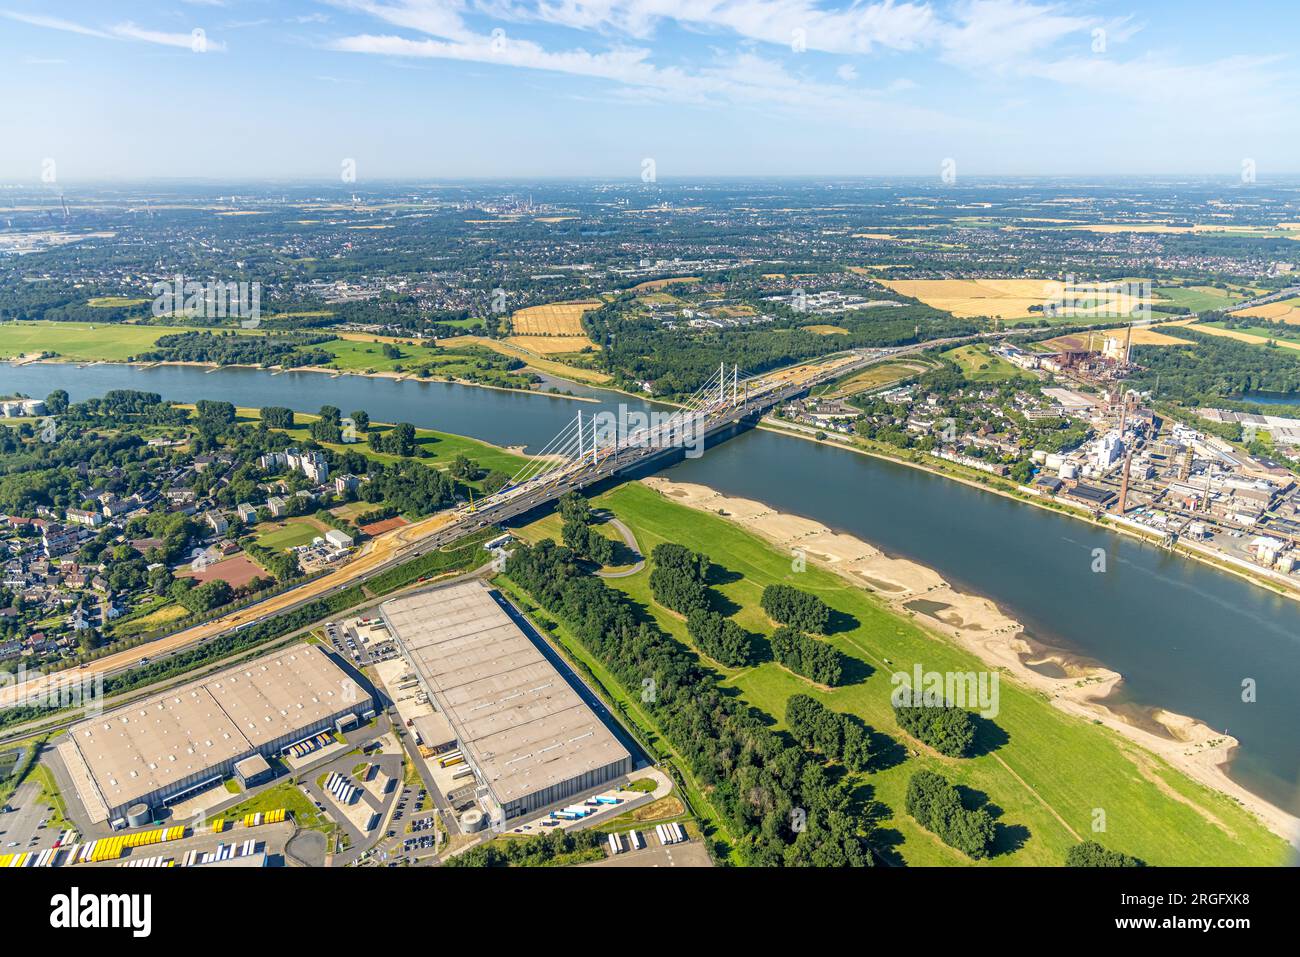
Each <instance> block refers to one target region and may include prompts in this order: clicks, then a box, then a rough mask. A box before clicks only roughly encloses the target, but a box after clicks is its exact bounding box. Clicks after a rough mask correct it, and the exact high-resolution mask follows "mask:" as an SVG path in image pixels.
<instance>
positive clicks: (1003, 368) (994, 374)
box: [943, 343, 1020, 382]
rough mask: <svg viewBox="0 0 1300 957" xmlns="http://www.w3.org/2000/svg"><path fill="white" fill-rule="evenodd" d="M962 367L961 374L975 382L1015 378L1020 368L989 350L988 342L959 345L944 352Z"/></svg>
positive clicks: (944, 355) (945, 356) (945, 355)
mask: <svg viewBox="0 0 1300 957" xmlns="http://www.w3.org/2000/svg"><path fill="white" fill-rule="evenodd" d="M943 357H944V358H945V359H951V360H952V361H953V362H955V363H957V365H958V367H959V368H960V369H961V374H962V375H964V376H965V377H966V378H967V379H970V380H972V381H974V382H1001V381H1003V380H1005V379H1014V378H1015V377H1016V376H1018V375H1020V370H1019V369H1017V368H1016V367H1015V366H1013V365H1012V364H1011V363H1010V362H1008V361H1007V360H1006V359H1003V358H1002V357H1001V356H995V355H993V353H991V352H990V351H989V347H988V344H987V343H979V344H977V345H971V346H958V347H957V348H956V349H950V350H948V351H947V352H945V353H944V354H943Z"/></svg>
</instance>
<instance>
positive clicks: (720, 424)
mask: <svg viewBox="0 0 1300 957" xmlns="http://www.w3.org/2000/svg"><path fill="white" fill-rule="evenodd" d="M966 338H971V337H960V338H957V339H951V340H933V341H930V342H925V343H917V344H916V345H912V346H904V347H901V348H898V349H893V350H885V351H883V352H879V353H873V354H871V355H864V354H862V353H849V354H846V355H845V356H844V357H843V360H842V361H836V360H832V361H831V362H829V363H827V362H822V363H819V364H802V365H799V366H793V367H789V368H787V369H783V370H779V371H778V372H774V373H769V374H767V375H766V376H764V377H760V379H759V380H757V381H759V382H763V381H767V382H769V383H772V385H769V387H768V389H769V391H763V392H759V393H757V394H754V395H749V396H747V397H746V401H744V402H741V403H740V404H738V405H735V406H729V407H726V408H725V409H724V410H723V411H722V412H721V413H720V414H717V415H714V416H712V417H711V418H709V419H708V420H707V423H706V425H705V439H706V440H707V439H708V438H709V437H712V436H716V435H717V434H718V433H720V432H722V431H725V430H727V429H730V428H732V427H734V426H736V425H738V424H741V423H746V422H748V424H750V425H753V424H755V423H757V421H758V420H759V419H760V418H762V416H763V415H764V414H766V413H767V411H769V410H770V409H771V408H772V407H773V406H775V405H778V404H780V403H781V402H785V401H787V400H788V399H790V398H793V397H795V396H797V395H800V394H802V393H804V392H807V391H808V390H809V389H811V388H812V387H813V386H815V385H818V384H820V383H821V382H823V381H826V380H828V379H833V378H839V377H841V376H844V375H847V374H849V373H852V372H856V371H858V370H860V369H862V368H865V367H866V366H868V365H872V364H874V363H876V362H885V361H888V360H890V359H895V358H897V357H899V356H900V355H907V354H910V353H912V352H917V351H921V350H923V349H929V348H933V347H934V346H937V345H945V344H948V343H950V342H956V341H962V339H966ZM682 451H683V450H682V448H681V447H680V446H668V447H656V446H646V447H639V446H632V447H626V446H625V447H623V448H618V449H616V450H615V451H614V452H613V453H612V454H607V455H605V456H604V457H598V458H597V461H596V462H595V464H594V465H588V466H586V467H583V468H579V469H576V470H574V471H572V472H566V473H565V474H564V475H562V476H560V477H557V478H555V479H548V480H544V481H539V482H538V483H537V486H536V487H535V488H527V489H525V490H524V491H522V492H519V491H516V492H515V493H514V494H512V495H507V496H506V497H500V498H494V499H489V500H486V501H483V502H480V503H478V504H477V506H474V507H469V506H466V507H462V508H461V509H459V510H457V511H455V512H442V513H439V514H437V515H434V516H432V517H430V518H427V519H422V520H421V521H419V522H415V523H413V524H411V525H407V526H404V527H403V528H400V529H395V530H393V531H391V532H387V533H385V534H383V535H380V536H378V537H377V538H375V539H373V540H372V541H370V542H367V543H366V544H365V545H363V546H362V548H361V550H360V552H359V553H358V555H357V557H356V558H355V559H353V560H352V561H351V562H349V563H348V564H347V565H344V566H343V567H341V568H338V569H335V570H334V571H331V572H329V573H328V574H326V575H323V576H321V577H319V578H315V579H312V580H311V581H309V582H305V583H303V584H302V585H300V586H298V587H296V588H292V589H290V590H288V591H285V592H283V593H281V594H279V595H274V596H272V597H270V598H267V599H265V600H263V601H261V602H258V603H256V604H254V605H249V606H248V607H246V608H241V609H239V610H238V611H235V612H231V613H230V614H228V615H223V616H221V617H220V618H216V619H213V620H212V621H209V622H204V623H202V624H199V625H195V626H193V627H191V628H187V629H185V630H183V631H179V632H176V633H175V634H172V635H167V636H165V637H163V638H159V639H156V640H154V641H151V642H148V643H146V644H143V645H139V646H137V647H135V648H130V649H126V650H123V651H119V652H115V653H113V654H110V655H106V656H105V657H103V658H99V659H97V660H95V661H92V662H88V663H87V664H86V665H84V666H82V667H80V668H74V669H69V670H65V671H62V672H56V673H55V674H52V675H39V676H34V677H31V678H28V679H27V680H26V681H24V682H22V683H20V684H13V685H8V686H5V687H3V688H0V709H3V708H7V707H12V706H14V705H15V704H21V703H28V702H32V701H43V700H44V699H46V698H49V697H51V696H53V695H56V694H57V690H58V689H59V688H60V687H66V686H69V685H74V686H80V685H81V683H82V682H85V681H88V680H94V679H96V678H105V677H108V676H111V675H113V674H116V673H118V672H121V671H124V670H127V669H129V668H131V667H133V666H135V665H138V664H140V663H141V662H142V661H143V660H145V659H148V658H155V657H161V656H165V655H168V654H173V653H175V652H177V651H181V650H184V649H185V648H188V647H190V646H191V645H195V644H199V643H201V642H203V641H207V640H209V639H212V638H215V637H217V636H219V635H222V634H225V633H226V632H229V631H231V630H233V629H237V628H239V627H241V626H246V625H252V624H255V623H257V622H259V621H261V620H263V619H265V618H268V617H272V616H274V615H280V614H285V613H288V612H292V611H295V610H297V609H299V608H301V607H303V606H304V605H307V604H309V603H311V602H314V601H318V600H321V599H324V598H329V597H331V596H332V595H335V594H337V593H339V592H341V591H344V590H346V589H348V588H351V587H353V586H355V585H360V584H363V583H364V582H366V581H367V580H369V579H371V578H374V577H375V576H377V575H380V574H383V573H384V572H386V571H388V570H389V569H391V568H394V567H396V566H397V565H401V564H403V563H405V562H408V561H411V560H412V559H414V558H418V557H420V556H421V555H425V554H428V553H429V552H431V551H433V550H435V549H439V548H442V547H444V546H446V545H448V544H450V543H452V542H454V541H456V540H458V539H460V538H463V537H464V536H466V535H468V534H472V533H473V532H476V531H479V530H481V529H484V528H487V527H489V526H493V525H497V524H499V523H501V522H505V521H509V520H510V519H513V518H517V517H519V516H520V515H524V514H526V513H528V512H530V511H532V510H534V509H537V508H540V507H542V506H544V505H547V504H549V503H550V502H552V501H554V500H555V499H557V498H559V497H560V496H562V495H564V494H565V493H567V492H570V491H577V490H581V489H583V488H586V487H588V486H590V485H593V484H596V483H598V482H601V481H604V480H606V479H608V478H610V477H611V476H613V475H615V474H617V473H619V472H622V471H625V470H629V469H633V468H643V467H645V466H647V465H649V464H651V463H652V462H654V461H655V460H657V459H659V458H667V457H670V456H673V455H675V454H682Z"/></svg>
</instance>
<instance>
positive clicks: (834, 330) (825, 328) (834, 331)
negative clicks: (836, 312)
mask: <svg viewBox="0 0 1300 957" xmlns="http://www.w3.org/2000/svg"><path fill="white" fill-rule="evenodd" d="M799 328H800V329H802V330H803V331H804V332H815V333H817V335H819V336H847V335H848V334H849V330H847V329H845V328H844V327H843V326H829V325H818V326H800V327H799Z"/></svg>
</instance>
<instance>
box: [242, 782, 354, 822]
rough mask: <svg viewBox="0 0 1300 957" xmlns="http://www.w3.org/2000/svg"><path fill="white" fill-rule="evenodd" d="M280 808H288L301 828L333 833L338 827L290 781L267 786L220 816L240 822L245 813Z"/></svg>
mask: <svg viewBox="0 0 1300 957" xmlns="http://www.w3.org/2000/svg"><path fill="white" fill-rule="evenodd" d="M278 808H285V809H286V810H288V812H289V813H290V814H291V815H293V819H294V822H295V823H296V824H297V825H298V826H299V827H301V828H306V829H308V830H313V831H324V832H325V833H326V834H329V833H332V832H333V831H334V830H335V829H336V828H337V825H335V824H332V823H331V822H330V821H328V820H326V818H325V815H324V814H322V813H321V812H320V811H318V810H316V807H315V805H313V804H312V803H311V801H309V800H307V796H306V795H305V794H303V793H302V791H301V790H300V789H299V788H298V786H297V785H295V784H291V783H289V782H288V781H285V782H282V783H280V784H277V785H275V786H274V787H272V788H267V789H266V790H265V791H262V792H261V793H259V794H256V795H254V796H253V797H251V798H249V799H248V800H247V801H243V802H241V803H239V804H236V805H235V806H234V807H231V808H227V809H226V810H224V811H222V812H221V815H220V816H221V817H223V818H225V819H226V820H227V821H232V822H238V821H240V820H242V819H243V817H244V815H245V814H256V813H257V812H258V811H261V812H263V813H265V812H267V811H274V810H277V809H278ZM253 830H256V829H255V828H254V829H253Z"/></svg>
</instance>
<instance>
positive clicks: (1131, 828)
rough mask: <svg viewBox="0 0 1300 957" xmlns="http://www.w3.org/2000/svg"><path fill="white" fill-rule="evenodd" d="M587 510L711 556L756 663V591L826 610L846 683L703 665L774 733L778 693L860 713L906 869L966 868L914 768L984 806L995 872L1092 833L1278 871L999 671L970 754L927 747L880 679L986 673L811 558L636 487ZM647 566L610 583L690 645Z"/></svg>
mask: <svg viewBox="0 0 1300 957" xmlns="http://www.w3.org/2000/svg"><path fill="white" fill-rule="evenodd" d="M593 505H595V506H596V507H599V508H608V509H610V510H612V511H613V512H614V514H615V515H617V516H618V517H619V518H621V519H622V520H623V521H624V522H626V523H627V524H628V525H629V526H630V527H631V528H632V529H633V531H634V532H635V534H636V536H637V539H638V541H639V543H640V545H641V548H642V549H643V550H644V551H645V552H646V553H647V554H649V552H650V551H651V550H652V549H653V548H654V546H655V545H657V544H659V543H660V542H677V543H680V544H682V545H685V546H687V547H688V548H691V549H694V550H697V551H701V552H703V553H705V554H707V555H709V556H710V558H711V559H712V560H713V562H714V563H715V568H714V571H713V576H712V585H713V590H714V592H715V593H716V599H715V604H714V607H715V610H717V611H719V612H721V613H722V614H724V615H727V616H729V617H731V618H732V619H734V620H735V621H736V622H737V623H738V624H740V625H741V626H742V627H744V628H745V629H746V630H748V631H750V632H751V633H753V634H755V635H756V636H759V637H757V638H756V642H757V644H758V645H759V646H760V659H761V658H762V657H763V655H762V650H763V646H765V645H766V639H765V637H762V636H765V635H767V634H768V633H770V632H771V631H772V630H773V627H774V626H773V624H772V623H771V622H770V621H769V620H768V619H767V616H766V615H765V614H764V612H763V611H762V610H761V608H760V605H759V599H760V596H761V594H762V590H763V588H764V586H766V585H768V584H773V583H777V582H783V583H787V584H791V585H794V586H796V587H798V588H801V589H803V590H805V591H809V592H812V593H814V594H816V595H818V596H819V597H821V598H822V599H823V600H824V601H825V602H826V603H827V604H828V605H830V606H831V608H832V609H833V611H834V612H835V613H836V618H837V619H838V621H839V624H838V625H836V626H833V627H832V630H833V631H834V634H833V635H831V636H830V638H829V639H828V640H829V641H831V642H832V643H833V644H834V645H835V647H836V648H838V649H839V650H840V651H841V652H842V653H843V654H844V655H845V656H846V663H847V667H846V669H845V671H846V674H847V675H848V676H849V681H848V683H846V684H845V685H843V686H841V687H837V688H834V689H830V688H824V687H818V686H815V685H813V684H811V683H810V682H809V681H807V680H805V679H803V678H801V677H799V676H797V675H795V674H793V673H791V672H789V671H787V670H785V669H784V668H782V667H780V666H779V665H777V664H775V663H773V662H771V661H763V662H762V663H760V664H757V665H752V666H749V667H744V668H734V669H732V668H723V667H721V666H718V665H716V664H715V665H712V667H714V668H715V670H716V671H717V672H718V673H719V675H720V676H721V678H722V680H723V682H724V684H725V685H727V686H729V687H732V688H734V689H735V690H736V691H737V693H738V694H739V695H740V696H741V697H742V698H743V699H744V700H745V701H747V702H748V703H749V704H751V705H753V706H754V707H756V708H757V709H759V710H760V711H762V712H764V713H765V714H767V715H768V716H770V718H771V719H772V721H773V723H774V726H775V727H776V728H777V729H780V728H781V727H782V719H783V715H784V709H785V702H786V701H787V699H788V698H789V697H790V695H792V694H795V693H802V694H809V695H812V696H813V697H815V698H817V699H818V700H820V701H822V702H823V703H824V704H826V705H827V706H828V707H831V708H833V709H835V710H839V711H847V712H852V713H854V714H857V715H859V716H860V717H861V718H862V719H863V720H864V721H865V722H866V723H867V724H868V725H870V726H871V727H872V728H874V729H875V730H876V731H878V732H882V733H883V734H884V735H888V736H889V738H890V739H892V741H886V740H885V739H884V738H883V737H878V738H877V739H876V741H874V742H873V744H874V746H875V747H876V748H878V749H879V752H880V758H879V760H878V761H877V762H876V767H877V770H875V771H874V772H873V773H867V774H865V775H861V776H860V777H858V778H856V779H854V781H853V784H854V787H855V794H856V797H857V798H858V800H859V801H860V807H861V813H862V814H863V815H865V816H866V817H867V818H868V819H870V820H871V821H872V823H873V824H874V826H875V839H874V844H875V845H876V846H877V848H878V849H880V850H881V851H882V853H883V856H884V857H885V858H886V859H888V860H891V861H893V862H896V863H907V864H911V865H936V864H945V865H967V864H970V863H971V861H969V860H968V859H967V858H965V857H964V856H963V855H961V854H960V853H958V852H957V851H955V850H953V849H952V848H950V847H948V846H946V845H944V844H942V843H941V842H940V841H938V840H937V839H936V838H935V837H934V836H933V835H931V834H929V833H928V832H926V831H924V830H923V829H922V828H920V827H919V826H918V825H917V824H916V823H915V822H914V821H913V820H912V819H911V818H910V817H909V816H908V815H907V814H906V813H905V812H904V810H903V808H904V793H905V790H906V786H907V781H908V779H909V778H910V777H911V775H912V774H913V773H914V772H915V771H917V770H920V769H923V768H924V769H930V770H935V771H938V772H939V773H942V774H943V775H945V776H946V777H948V778H949V779H950V780H952V781H953V782H954V783H955V784H957V785H958V786H959V787H960V788H961V789H962V791H963V797H964V799H965V801H966V802H967V804H968V806H975V805H979V804H983V805H986V806H987V807H989V809H990V811H991V813H993V814H994V816H995V818H996V820H997V825H998V826H997V839H996V848H997V852H996V854H995V856H994V857H993V858H992V860H991V861H990V863H991V864H993V865H1059V864H1061V863H1062V862H1063V861H1064V859H1065V854H1066V852H1067V851H1068V850H1069V848H1070V847H1071V846H1073V845H1074V844H1075V843H1077V842H1079V841H1081V840H1086V839H1090V838H1095V839H1099V840H1100V841H1101V842H1102V843H1103V844H1106V845H1107V846H1110V847H1113V848H1115V849H1117V850H1122V851H1124V852H1125V853H1128V854H1133V855H1136V856H1138V857H1140V858H1142V859H1144V860H1146V861H1147V862H1148V863H1150V864H1156V865H1192V866H1196V865H1211V864H1217V865H1227V864H1280V863H1282V862H1283V860H1284V859H1285V856H1286V847H1285V844H1284V842H1283V841H1282V840H1281V839H1280V838H1278V837H1276V836H1275V835H1273V834H1272V833H1271V832H1269V831H1268V830H1267V829H1265V828H1264V827H1263V825H1262V824H1260V823H1259V822H1258V821H1256V820H1255V819H1254V818H1253V817H1252V816H1250V815H1249V814H1248V813H1247V812H1245V811H1244V810H1242V809H1241V808H1240V807H1239V806H1238V805H1236V804H1235V803H1234V802H1233V801H1231V800H1229V799H1228V798H1227V797H1225V796H1223V795H1220V794H1218V793H1217V792H1214V791H1211V790H1210V789H1208V788H1205V787H1203V786H1201V785H1199V784H1197V783H1195V782H1193V781H1191V780H1190V779H1188V778H1187V777H1185V776H1184V775H1183V774H1181V773H1180V772H1178V771H1176V770H1175V769H1173V768H1172V767H1170V766H1169V765H1168V764H1166V763H1165V762H1164V761H1162V760H1161V759H1160V758H1158V757H1156V756H1154V755H1152V754H1150V753H1148V752H1145V751H1143V750H1141V749H1139V748H1138V747H1137V746H1136V745H1133V744H1131V743H1130V742H1128V741H1127V740H1125V739H1124V738H1122V737H1120V736H1119V735H1117V734H1115V733H1113V732H1111V731H1109V730H1108V729H1106V728H1104V727H1101V726H1098V725H1093V724H1091V723H1089V722H1086V721H1083V720H1081V719H1078V718H1075V717H1072V716H1069V715H1066V714H1065V713H1063V712H1061V711H1059V710H1057V709H1056V708H1054V707H1052V706H1051V704H1050V703H1048V702H1047V701H1046V700H1045V699H1044V698H1042V697H1041V696H1040V695H1038V694H1036V693H1033V692H1031V691H1029V690H1027V689H1025V688H1023V687H1021V686H1019V685H1017V684H1015V683H1013V682H1011V681H1010V680H1003V681H1002V683H1001V689H1000V690H1001V694H1000V702H999V706H1000V708H999V711H998V714H997V715H996V716H995V717H994V718H993V720H992V721H982V722H981V730H980V734H979V737H978V739H977V748H976V750H977V755H976V756H974V757H969V758H960V759H954V758H946V757H943V756H941V755H938V754H937V753H935V752H933V751H931V750H930V749H929V748H926V747H925V746H923V745H920V744H919V743H917V742H914V741H912V740H910V739H909V738H908V737H907V736H906V735H905V734H904V732H902V730H901V729H900V728H899V727H898V725H897V724H896V723H895V720H894V716H893V709H892V706H891V703H890V695H891V692H892V690H893V685H892V684H891V681H890V674H891V672H894V671H905V672H910V671H911V669H912V666H913V664H920V665H921V666H922V667H923V668H924V670H926V671H939V672H949V671H953V672H967V671H971V672H980V671H983V670H985V667H984V666H983V665H982V663H981V662H979V661H978V660H977V659H975V658H974V657H973V656H971V655H970V654H969V653H967V652H965V651H963V650H961V649H959V648H957V647H956V646H955V645H953V644H952V643H951V642H949V641H948V640H947V639H945V638H943V637H940V636H937V635H936V634H934V633H931V632H928V631H926V630H924V629H922V628H921V627H920V626H919V625H918V624H917V623H916V622H915V621H913V620H912V619H911V618H908V617H901V616H899V615H897V614H895V613H894V612H893V611H892V610H890V609H887V608H886V607H884V606H883V605H882V604H881V603H880V602H878V601H877V600H876V599H875V598H874V597H872V596H871V595H870V594H869V593H868V592H866V591H865V590H863V589H861V588H858V587H854V586H853V585H851V584H849V583H848V582H846V581H845V580H844V579H842V578H840V577H839V576H838V575H835V574H834V573H832V572H830V571H828V570H825V569H822V568H820V567H817V566H813V565H809V566H808V567H807V568H806V569H805V570H803V571H795V570H794V569H793V567H792V563H791V560H790V558H789V556H787V555H784V554H782V553H780V552H778V551H776V550H775V549H774V548H772V547H771V546H770V545H769V544H767V543H766V542H764V541H762V540H761V539H759V538H757V537H756V536H754V535H751V534H749V533H748V532H746V531H745V530H743V529H742V528H740V527H739V526H737V525H735V524H733V523H731V522H729V521H727V520H725V519H723V518H720V517H716V516H713V515H710V514H707V513H703V512H699V511H696V510H692V509H688V508H686V507H685V506H682V505H679V504H676V503H674V502H671V501H669V500H667V499H665V498H663V497H662V496H660V495H659V494H658V493H656V492H654V491H653V490H651V489H649V488H647V487H646V486H644V485H641V484H639V483H630V484H625V485H622V486H620V487H618V488H616V489H614V490H612V491H610V492H607V493H605V494H603V495H600V496H598V497H597V498H596V499H595V500H594V501H593ZM649 572H650V569H646V570H645V571H642V572H639V573H638V574H636V575H632V576H629V577H627V578H620V579H612V580H610V581H609V584H610V585H611V586H613V587H616V588H618V589H620V590H622V591H623V592H624V593H625V594H627V596H628V597H629V598H630V599H631V600H632V601H633V602H634V603H635V604H636V605H637V606H639V608H640V609H641V610H642V612H643V613H644V614H645V615H647V616H649V617H650V618H652V619H653V620H654V621H655V622H656V623H657V624H658V626H659V627H660V628H662V629H663V630H665V631H666V632H668V633H669V634H671V635H672V636H673V637H675V638H676V639H677V640H678V641H680V642H681V643H682V644H684V645H687V646H688V647H689V646H690V639H689V637H688V635H687V633H686V628H685V623H684V622H683V621H682V619H681V617H680V616H678V615H676V614H674V613H672V612H669V611H667V610H666V609H664V608H662V607H660V606H659V605H657V604H656V603H655V602H654V601H653V599H652V597H651V594H650V588H649ZM606 680H608V676H606ZM623 692H624V694H626V689H623ZM642 718H643V719H644V716H642ZM645 720H648V719H645ZM705 797H707V795H705ZM693 803H696V802H694V801H693ZM1097 809H1102V810H1103V811H1104V812H1105V819H1106V831H1105V833H1103V834H1096V833H1094V832H1093V830H1092V828H1093V822H1094V820H1096V819H1097V814H1096V811H1097Z"/></svg>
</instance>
